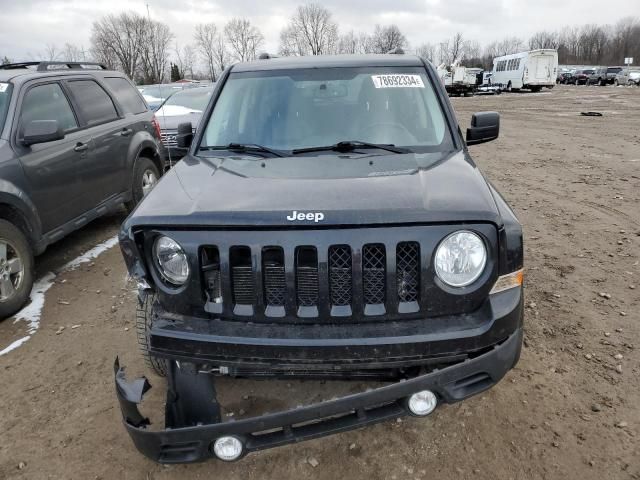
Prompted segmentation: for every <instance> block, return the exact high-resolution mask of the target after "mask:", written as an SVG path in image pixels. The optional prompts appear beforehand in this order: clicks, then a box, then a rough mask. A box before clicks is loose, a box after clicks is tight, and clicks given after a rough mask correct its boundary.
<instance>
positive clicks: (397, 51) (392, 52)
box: [387, 47, 404, 55]
mask: <svg viewBox="0 0 640 480" xmlns="http://www.w3.org/2000/svg"><path fill="white" fill-rule="evenodd" d="M387 53H388V54H389V55H404V50H403V49H402V47H396V48H392V49H391V50H389V51H388V52H387Z"/></svg>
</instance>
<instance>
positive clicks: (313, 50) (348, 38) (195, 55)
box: [2, 3, 640, 84]
mask: <svg viewBox="0 0 640 480" xmlns="http://www.w3.org/2000/svg"><path fill="white" fill-rule="evenodd" d="M279 39H280V42H279V48H278V52H277V53H278V54H280V55H283V56H301V55H323V54H325V55H326V54H329V55H331V54H340V53H352V54H353V53H356V54H366V53H386V52H389V51H391V50H394V49H397V48H401V49H404V50H405V51H407V52H411V53H416V54H418V55H420V56H422V57H423V58H426V59H427V60H430V61H431V62H433V63H435V64H441V63H442V64H445V65H450V64H452V63H455V62H457V63H460V64H462V65H466V66H474V67H482V68H486V69H490V68H491V67H492V64H493V58H495V57H498V56H501V55H507V54H510V53H516V52H519V51H523V50H528V49H536V48H554V49H557V50H558V57H559V62H560V63H561V64H580V65H621V64H622V63H623V61H624V58H625V57H635V60H636V63H637V62H640V19H638V18H635V17H626V18H623V19H621V20H620V21H618V22H617V23H616V24H615V25H595V24H590V25H583V26H579V27H565V28H562V29H561V30H558V31H540V32H537V33H535V34H534V35H532V36H531V37H530V38H529V39H528V41H526V42H525V40H524V39H522V38H519V37H517V36H512V37H506V38H504V39H502V40H499V41H494V42H491V43H489V44H486V45H485V46H484V47H483V46H481V45H480V43H479V42H477V41H474V40H470V39H467V38H465V36H464V34H463V33H461V32H458V33H455V34H454V35H453V36H452V37H451V38H447V39H444V40H442V41H441V42H439V43H422V44H419V45H416V46H414V47H413V48H411V46H410V45H409V42H408V41H407V38H406V36H405V35H404V34H403V33H402V31H401V30H400V28H399V27H398V26H397V25H393V24H391V25H375V26H374V28H373V31H370V32H364V31H354V30H350V31H346V32H342V31H341V29H340V27H339V25H338V22H337V21H336V20H335V19H334V17H333V15H332V13H331V11H330V10H329V9H327V8H325V7H324V6H322V5H320V4H317V3H308V4H305V5H300V6H298V7H297V9H296V10H295V11H294V13H293V14H292V16H291V18H290V19H289V22H288V24H287V25H286V26H285V27H284V28H283V29H282V31H281V32H280V37H279ZM90 42H91V45H90V48H89V49H88V50H84V48H82V47H77V46H74V45H71V44H69V43H67V44H65V45H64V47H63V48H61V49H59V48H57V46H55V45H53V44H49V45H46V47H45V51H44V53H40V54H39V59H44V60H66V61H90V60H91V61H97V62H100V63H103V64H105V65H106V66H107V67H108V68H112V69H117V70H120V71H122V72H124V73H125V74H127V75H128V76H129V77H130V78H132V79H134V80H135V81H136V82H137V83H143V84H149V83H161V82H164V81H168V80H172V81H175V80H178V79H181V78H193V79H209V80H213V81H215V80H217V78H218V76H219V75H220V73H221V72H222V71H223V70H224V69H225V68H226V67H227V66H228V65H230V64H231V63H234V62H241V61H248V60H253V59H255V58H256V57H257V56H258V54H259V53H260V52H261V51H262V49H263V47H264V36H263V34H262V33H261V31H260V29H259V28H258V27H257V26H256V25H253V24H252V23H251V22H250V21H249V20H248V19H246V18H233V19H231V20H229V21H228V22H227V23H225V24H224V25H219V24H216V23H202V24H198V25H196V27H195V30H194V34H193V38H192V41H191V42H190V43H188V44H186V45H182V46H180V45H178V43H177V42H176V41H175V37H174V35H173V33H172V32H171V30H170V28H169V26H168V25H167V24H165V23H163V22H159V21H157V20H152V19H151V18H149V17H145V16H143V15H139V14H137V13H135V12H123V13H120V14H111V15H107V16H104V17H102V18H100V19H99V20H97V21H96V22H94V23H93V26H92V30H91V39H90ZM8 61H9V59H8V58H6V57H3V59H2V62H3V63H6V62H8Z"/></svg>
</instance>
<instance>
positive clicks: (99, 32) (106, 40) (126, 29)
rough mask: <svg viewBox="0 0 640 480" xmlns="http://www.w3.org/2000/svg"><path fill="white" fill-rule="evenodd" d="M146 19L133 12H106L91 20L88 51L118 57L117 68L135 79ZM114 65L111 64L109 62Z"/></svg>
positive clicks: (97, 54)
mask: <svg viewBox="0 0 640 480" xmlns="http://www.w3.org/2000/svg"><path fill="white" fill-rule="evenodd" d="M146 28H147V20H146V19H145V18H144V17H142V16H141V15H138V14H137V13H135V12H128V13H127V12H123V13H120V14H119V15H107V16H105V17H102V18H101V19H100V20H98V21H97V22H94V23H93V27H92V34H91V50H92V52H93V54H94V56H95V57H96V59H101V61H105V60H107V59H108V60H109V62H105V63H110V62H112V61H114V60H115V59H117V60H116V61H117V63H118V64H119V65H118V66H119V68H120V69H121V70H122V71H123V72H124V73H125V74H126V75H128V76H129V77H130V78H134V77H135V75H136V73H137V71H138V68H139V66H140V63H141V62H140V60H141V56H142V48H143V43H144V42H145V38H146V35H145V29H146ZM111 65H113V64H111Z"/></svg>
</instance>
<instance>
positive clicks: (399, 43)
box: [371, 25, 408, 53]
mask: <svg viewBox="0 0 640 480" xmlns="http://www.w3.org/2000/svg"><path fill="white" fill-rule="evenodd" d="M407 45H408V42H407V38H406V37H405V36H404V35H403V33H402V32H401V31H400V29H399V28H398V26H397V25H387V26H384V27H383V26H380V25H376V27H375V29H374V31H373V36H372V37H371V47H372V50H373V52H372V53H387V52H390V51H391V50H393V49H395V48H406V47H407Z"/></svg>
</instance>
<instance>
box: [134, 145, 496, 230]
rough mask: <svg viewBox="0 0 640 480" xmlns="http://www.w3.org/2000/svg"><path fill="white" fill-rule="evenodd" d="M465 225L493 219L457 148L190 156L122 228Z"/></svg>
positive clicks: (475, 175) (481, 186)
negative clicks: (280, 155)
mask: <svg viewBox="0 0 640 480" xmlns="http://www.w3.org/2000/svg"><path fill="white" fill-rule="evenodd" d="M209 153H210V152H209ZM294 211H295V212H297V214H300V213H302V214H304V215H303V216H304V219H303V220H298V219H297V218H299V217H298V215H293V212H294ZM309 213H311V214H314V215H313V216H309V217H307V214H309ZM315 214H322V215H315ZM288 217H289V218H288ZM292 217H295V218H296V219H294V220H292V219H291V218H292ZM321 217H322V218H321ZM307 218H310V220H307ZM311 218H312V219H311ZM465 221H469V222H472V221H473V222H478V221H487V222H492V223H495V224H497V225H499V224H500V223H501V219H500V216H499V213H498V209H497V207H496V203H495V200H494V198H493V196H492V193H491V189H490V188H489V185H488V184H487V182H486V180H485V179H484V177H483V176H482V174H481V173H480V171H479V170H478V168H477V167H476V166H475V164H474V163H473V162H472V161H471V159H470V158H469V157H468V156H467V154H466V153H465V152H457V153H454V154H451V155H450V156H448V157H444V158H443V157H442V154H440V153H437V154H433V153H432V154H414V153H412V154H399V155H351V156H349V155H318V156H313V157H306V156H298V157H287V158H265V159H262V158H259V157H246V156H245V157H233V158H230V157H212V158H203V157H194V156H191V155H188V156H187V157H185V158H184V159H183V160H182V161H181V162H179V163H178V164H177V165H176V166H175V167H174V168H173V169H172V170H170V171H169V172H168V173H167V174H166V175H165V176H164V177H163V178H162V179H161V181H160V182H159V183H158V185H156V187H155V188H154V189H153V191H152V192H151V193H150V194H149V195H148V196H147V197H146V198H145V199H144V200H143V201H142V203H141V204H140V205H139V206H138V208H137V209H136V211H135V212H134V213H133V214H132V215H131V216H130V217H129V218H128V219H127V222H126V224H125V228H128V227H135V226H139V225H162V226H170V225H176V226H196V227H197V226H211V227H236V226H238V227H245V226H248V227H298V228H300V227H306V228H308V227H323V226H324V227H326V226H338V225H340V226H351V225H376V224H378V225H386V224H412V223H432V222H441V223H444V222H465Z"/></svg>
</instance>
